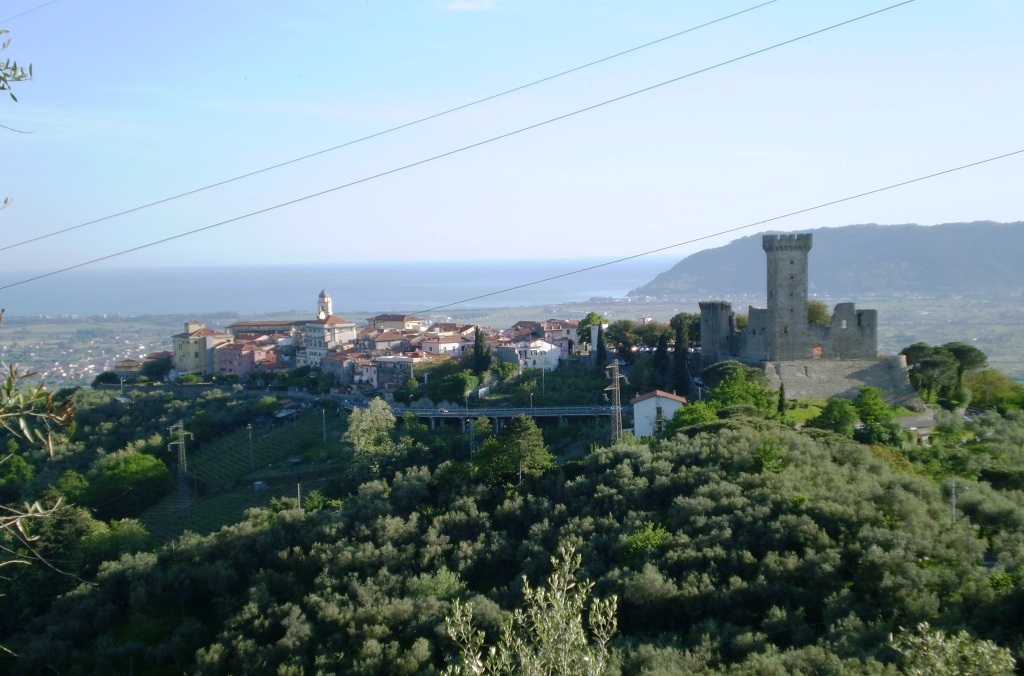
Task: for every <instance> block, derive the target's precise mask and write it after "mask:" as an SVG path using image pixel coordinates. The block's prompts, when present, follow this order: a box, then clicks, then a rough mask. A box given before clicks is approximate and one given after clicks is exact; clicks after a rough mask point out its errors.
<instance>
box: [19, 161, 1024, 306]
mask: <svg viewBox="0 0 1024 676" xmlns="http://www.w3.org/2000/svg"><path fill="white" fill-rule="evenodd" d="M1021 153H1024V148H1022V149H1021V150H1014V151H1013V152H1009V153H1004V154H1002V155H997V156H995V157H989V158H987V159H984V160H978V161H977V162H971V163H969V164H962V165H960V166H958V167H953V168H952V169H944V170H942V171H937V172H935V173H934V174H928V175H926V176H918V177H917V178H912V179H910V180H907V181H901V182H899V183H893V184H891V185H887V186H885V187H882V188H875V189H874V190H868V191H867V192H862V193H857V194H856V195H849V196H847V197H841V198H839V199H836V200H832V201H831V202H823V203H821V204H816V205H814V206H812V207H806V208H804V209H798V210H797V211H790V212H789V213H786V214H782V215H779V216H772V217H771V218H766V219H764V220H761V221H755V222H753V223H747V224H746V225H740V226H737V227H735V228H729V229H727V230H719V231H718V232H714V233H711V234H710V235H702V236H700V237H694V238H693V239H688V240H686V241H684V242H677V243H675V244H669V245H667V246H662V247H658V248H657V249H651V250H650V251H643V252H641V253H637V254H633V255H632V256H626V257H625V258H617V259H615V260H612V261H608V262H607V263H598V264H597V265H591V266H589V267H585V268H579V269H578V270H572V271H570V272H563V273H562V274H560V275H554V276H552V277H545V278H544V279H538V280H536V281H533V282H527V283H525V284H519V285H517V286H510V287H508V288H505V289H501V290H500V291H492V292H491V293H484V294H481V295H479V296H473V297H472V298H463V299H462V300H458V301H455V302H453V303H447V304H445V305H438V306H437V307H432V308H428V309H426V310H419V311H418V312H417V313H416V314H425V313H427V312H434V311H436V310H443V309H444V308H448V307H452V306H453V305H461V304H462V303H469V302H471V301H474V300H480V299H481V298H489V297H490V296H496V295H498V294H500V293H508V292H509V291H517V290H519V289H525V288H526V287H529V286H534V285H536V284H543V283H545V282H551V281H554V280H556V279H562V278H563V277H569V276H571V275H578V274H580V273H583V272H589V271H591V270H597V269H599V268H604V267H607V266H609V265H615V264H617V263H624V262H626V261H631V260H633V259H634V258H641V257H643V256H650V255H651V254H656V253H660V252H662V251H668V250H669V249H675V248H677V247H681V246H685V245H687V244H693V243H695V242H700V241H703V240H706V239H711V238H712V237H719V236H721V235H727V234H729V233H733V232H739V231H740V230H747V229H748V228H753V227H755V226H758V225H764V224H765V223H772V222H773V221H779V220H782V219H784V218H789V217H790V216H797V215H799V214H806V213H807V212H809V211H815V210H817V209H824V208H825V207H830V206H832V205H835V204H841V203H842V202H849V201H850V200H855V199H858V198H860V197H867V196H868V195H874V194H876V193H880V192H885V191H886V190H893V189H894V188H900V187H902V186H905V185H910V184H911V183H918V182H920V181H926V180H928V179H930V178H935V177H936V176H943V175H945V174H951V173H953V172H955V171H961V170H963V169H969V168H971V167H976V166H978V165H980V164H986V163H988V162H995V161H996V160H1002V159H1005V158H1007V157H1012V156H1014V155H1020V154H1021ZM4 288H6V287H0V290H3V289H4Z"/></svg>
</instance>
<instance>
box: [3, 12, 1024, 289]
mask: <svg viewBox="0 0 1024 676" xmlns="http://www.w3.org/2000/svg"><path fill="white" fill-rule="evenodd" d="M42 1H43V0H5V1H4V2H3V3H2V5H0V7H2V9H0V27H2V28H6V29H8V30H9V31H10V34H9V35H8V36H6V37H9V38H11V40H12V42H11V46H10V48H9V49H8V50H7V51H6V52H5V53H4V56H9V57H11V58H14V59H17V60H18V61H19V62H23V63H28V62H31V63H33V65H34V69H35V80H34V81H33V82H30V83H23V84H21V85H19V86H17V88H16V90H15V91H16V93H17V94H18V98H19V103H13V102H10V101H9V100H5V101H0V123H2V124H5V125H7V126H11V127H16V128H19V129H26V130H31V131H32V132H33V133H31V134H15V133H11V132H6V131H2V130H0V156H2V164H0V167H2V169H0V196H3V195H5V196H9V197H10V198H11V199H12V203H11V205H10V206H9V207H8V208H7V209H6V210H4V211H2V212H0V246H3V245H6V244H10V243H13V242H17V241H20V240H23V239H26V238H29V237H33V236H36V235H39V234H42V233H46V232H49V231H52V230H56V229H60V228H64V227H68V226H71V225H75V224H77V223H80V222H83V221H87V220H90V219H94V218H97V217H101V216H104V215H107V214H109V213H112V212H116V211H119V210H122V209H125V208H130V207H133V206H137V205H139V204H142V203H145V202H148V201H152V200H155V199H159V198H162V197H166V196H169V195H171V194H175V193H178V192H182V191H185V190H189V189H192V188H196V187H199V186H202V185H204V184H207V183H211V182H214V181H218V180H222V179H224V178H228V177H231V176H235V175H237V174H240V173H244V172H247V171H251V170H253V169H257V168H260V167H263V166H266V165H269V164H273V163H276V162H280V161H283V160H287V159H290V158H293V157H296V156H299V155H302V154H306V153H310V152H314V151H316V150H319V149H322V148H325V147H328V146H332V145H336V144H339V143H342V142H345V141H348V140H351V139H355V138H358V137H360V136H364V135H366V134H369V133H374V132H377V131H380V130H383V129H386V128H388V127H391V126H394V125H396V124H401V123H404V122H407V121H411V120H413V119H416V118H418V117H421V116H424V115H428V114H431V113H434V112H437V111H440V110H443V109H445V108H449V107H452V106H455V105H459V104H461V103H464V102H467V101H471V100H473V99H476V98H480V97H482V96H486V95H488V94H491V93H495V92H497V91H500V90H502V89H505V88H509V87H513V86H516V85H519V84H522V83H524V82H528V81H530V80H533V79H536V78H539V77H543V76H545V75H548V74H551V73H554V72H557V71H560V70H564V69H567V68H571V67H573V66H576V65H579V64H582V63H585V62H587V61H590V60H593V59H596V58H600V57H602V56H605V55H608V54H611V53H614V52H616V51H620V50H623V49H627V48H629V47H632V46H635V45H638V44H641V43H644V42H647V41H650V40H653V39H656V38H659V37H661V36H664V35H668V34H670V33H673V32H676V31H679V30H682V29H685V28H687V27H690V26H693V25H696V24H699V23H702V22H705V21H708V20H710V19H713V18H716V17H719V16H722V15H724V14H727V13H729V12H732V11H737V10H739V9H743V8H745V7H750V6H753V5H755V4H757V2H758V0H748V1H746V2H739V1H733V0H728V1H721V2H690V1H682V0H671V1H669V0H664V1H659V0H587V1H583V0H572V1H570V0H564V1H563V0H490V1H487V0H351V1H344V2H343V1H340V0H339V1H336V2H327V1H321V2H300V1H289V2H282V1H280V0H274V1H272V2H271V1H263V0H245V1H244V2H243V1H241V0H217V1H213V0H173V1H160V0H148V1H146V2H135V1H127V0H124V1H110V0H96V1H90V2H85V1H83V0H58V2H55V3H53V4H50V5H48V6H45V7H43V8H41V9H38V10H37V11H33V12H31V13H29V14H26V15H24V16H21V17H18V18H15V19H12V20H10V21H4V19H6V18H7V17H13V16H15V15H17V14H19V13H21V12H24V11H26V10H29V9H32V8H33V7H36V6H38V5H40V4H42ZM888 4H891V3H887V2H884V1H876V0H872V1H860V0H857V1H854V0H851V1H848V2H838V1H836V2H833V1H829V2H821V1H820V0H779V1H778V2H776V3H775V4H773V5H769V6H767V7H764V8H762V9H759V10H756V11H753V12H750V13H748V14H746V15H744V16H742V17H740V18H737V19H733V20H730V21H727V22H724V23H721V24H718V25H716V26H714V27H711V28H707V29H703V30H701V31H699V32H696V33H693V34H690V35H687V36H683V37H680V38H676V39H673V40H671V41H668V42H665V43H662V44H660V45H658V46H656V47H652V48H649V49H646V50H643V51H641V52H638V53H635V54H631V55H629V56H626V57H623V58H620V59H616V60H614V61H613V62H609V63H606V64H602V65H599V66H596V67H594V68H591V69H588V70H586V71H584V72H581V73H576V74H573V75H569V76H566V77H564V78H561V79H558V80H555V81H553V82H548V83H545V84H543V85H540V86H537V87H534V88H531V89H529V90H526V91H523V92H519V93H516V94H513V95H510V96H508V97H504V98H501V99H498V100H495V101H491V102H488V103H486V104H483V105H480V106H477V107H475V108H473V109H470V110H466V111H462V112H459V113H455V114H452V115H449V116H446V117H443V118H441V119H437V120H433V121H431V122H428V123H425V124H422V125H418V126H415V127H412V128H409V129H405V130H402V131H400V132H396V133H393V134H389V135H387V136H386V137H383V138H379V139H374V140H371V141H367V142H364V143H361V144H358V145H356V146H352V147H350V148H346V149H343V150H339V151H335V152H333V153H330V154H328V155H326V156H323V157H320V158H317V159H313V160H309V161H306V162H302V163H300V164H297V165H293V166H291V167H288V168H285V169H281V170H277V171H274V172H272V173H269V174H265V175H263V176H261V177H259V178H255V179H249V180H246V181H244V182H240V183H236V184H233V185H231V186H227V187H224V188H219V189H216V190H213V191H209V192H206V193H203V194H201V195H197V196H193V197H189V198H186V199H183V200H179V201H176V202H173V203H170V204H166V205H163V206H160V207H156V208H152V209H148V210H146V211H144V212H141V213H136V214H132V215H129V216H126V217H121V218H118V219H116V220H112V221H109V222H105V223H101V224H98V225H95V226H91V227H89V228H86V229H82V230H79V231H77V232H75V233H71V234H68V235H65V236H61V237H57V238H54V239H50V240H46V241H43V242H39V243H36V244H32V245H28V246H24V247H20V248H18V249H14V250H10V251H6V252H4V265H5V266H6V267H8V268H9V269H13V268H50V267H60V266H63V265H70V264H74V263H77V262H81V261H84V260H87V259H90V258H94V257H98V256H103V255H106V254H109V253H113V252H115V251H117V250H120V249H125V248H129V247H133V246H137V245H140V244H143V243H146V242H148V241H152V240H155V239H159V238H162V237H167V236H170V235H173V234H176V233H179V232H183V231H186V230H190V229H194V228H197V227H201V226H204V225H207V224H210V223H214V222H217V221H220V220H223V219H226V218H231V217H234V216H238V215H241V214H244V213H246V212H249V211H253V210H256V209H260V208H264V207H267V206H271V205H273V204H276V203H279V202H284V201H287V200H291V199H294V198H296V197H300V196H303V195H306V194H308V193H312V192H315V191H319V190H324V189H326V188H330V187H333V186H336V185H339V184H342V183H346V182H348V181H352V180H354V179H358V178H361V177H364V176H368V175H370V174H374V173H376V172H380V171H384V170H388V169H391V168H394V167H397V166H400V165H403V164H406V163H409V162H413V161H416V160H420V159H423V158H426V157H429V156H431V155H435V154H438V153H441V152H445V151H448V150H451V149H454V148H457V147H460V146H463V145H467V144H469V143H474V142H477V141H480V140H483V139H486V138H489V137H491V136H494V135H497V134H501V133H504V132H507V131H511V130H514V129H518V128H520V127H523V126H526V125H529V124H533V123H535V122H539V121H542V120H545V119H547V118H549V117H553V116H555V115H559V114H563V113H566V112H569V111H572V110H575V109H578V108H581V107H584V106H586V105H590V104H593V103H596V102H599V101H602V100H605V99H608V98H612V97H614V96H618V95H621V94H624V93H627V92H629V91H632V90H635V89H639V88H641V87H645V86H648V85H651V84H655V83H658V82H661V81H664V80H667V79H669V78H672V77H677V76H679V75H683V74H685V73H688V72H690V71H693V70H696V69H699V68H703V67H706V66H709V65H713V64H715V63H717V62H719V61H722V60H725V59H728V58H733V57H735V56H739V55H741V54H744V53H746V52H749V51H752V50H755V49H759V48H762V47H765V46H768V45H771V44H773V43H776V42H779V41H781V40H784V39H788V38H791V37H795V36H797V35H800V34H802V33H806V32H809V31H811V30H815V29H817V28H821V27H824V26H827V25H829V24H832V23H836V22H838V21H842V20H844V19H848V18H851V17H854V16H857V15H859V14H863V13H866V12H869V11H872V10H875V9H879V8H881V7H884V6H886V5H888ZM1022 27H1024V3H1022V2H1019V1H1018V0H975V1H972V2H963V1H960V0H918V1H917V2H914V3H912V4H910V5H906V6H904V7H900V8H898V9H894V10H892V11H889V12H886V13H883V14H881V15H879V16H875V17H872V18H869V19H866V20H864V21H860V22H857V23H855V24H853V25H849V26H846V27H843V28H839V29H837V30H834V31H831V32H828V33H826V34H823V35H819V36H816V37H813V38H811V39H809V40H806V41H803V42H800V43H798V44H795V45H790V46H788V47H784V48H781V49H779V50H776V51H773V52H770V53H768V54H764V55H761V56H758V57H755V58H752V59H749V60H746V61H743V62H740V63H737V64H733V65H730V66H726V67H724V68H721V69H718V70H715V71H713V72H710V73H706V74H703V75H699V76H696V77H694V78H691V79H688V80H685V81H682V82H678V83H676V84H673V85H669V86H667V87H664V88H661V89H659V90H656V91H654V92H650V93H647V94H643V95H640V96H638V97H635V98H632V99H630V100H627V101H624V102H621V103H618V104H615V105H613V106H609V107H605V108H602V109H600V110H598V111H594V112H590V113H586V114H584V115H581V116H578V117H575V118H572V119H569V120H565V121H562V122H558V123H555V124H552V125H550V126H547V127H544V128H542V129H538V130H534V131H531V132H527V133H525V134H522V135H519V136H516V137H513V138H508V139H505V140H501V141H498V142H496V143H493V144H490V145H487V146H485V147H481V148H477V149H474V150H470V151H467V152H465V153H462V154H460V155H458V156H455V157H449V158H446V159H442V160H439V161H437V162H433V163H431V164H428V165H425V166H421V167H417V168H414V169H411V170H408V171H404V172H401V173H399V174H396V175H392V176H388V177H385V178H382V179H379V180H376V181H373V182H371V183H367V184H364V185H360V186H356V187H354V188H350V189H347V190H343V191H340V192H337V193H334V194H331V195H328V196H325V197H321V198H318V199H315V200H312V201H309V202H306V203H304V204H301V205H297V206H293V207H289V208H285V209H281V210H278V211H275V212H273V213H270V214H267V215H263V216H258V217H255V218H251V219H248V220H244V221H241V222H237V223H233V224H231V225H227V226H224V227H221V228H219V229H216V230H214V231H210V232H206V233H203V234H199V235H195V236H192V237H189V238H186V239H183V240H179V241H177V242H174V243H171V244H167V245H163V246H160V247H157V248H153V249H151V250H148V251H146V252H142V253H137V254H131V255H128V256H125V257H123V258H121V259H119V260H118V261H116V262H111V263H107V264H105V265H115V264H116V265H122V266H127V265H131V266H136V265H165V264H182V263H201V264H229V263H245V262H269V261H282V262H290V263H297V262H304V261H308V262H317V263H322V262H334V261H340V260H353V259H354V260H359V261H361V262H373V261H378V260H379V261H385V260H432V259H433V260H466V259H474V260H478V259H489V258H505V259H519V258H566V257H590V258H594V257H597V258H614V257H618V256H620V255H625V254H631V253H636V252H639V251H643V250H645V249H648V248H654V247H660V246H666V245H669V244H673V243H676V242H680V241H683V240H687V239H691V238H694V237H700V236H703V235H707V234H710V233H714V232H716V231H720V230H724V229H727V228H733V227H737V226H740V225H744V224H746V223H749V222H752V221H757V220H760V219H763V218H769V217H772V216H775V215H777V214H781V213H785V212H788V211H792V210H796V209H800V208H804V207H807V206H810V205H813V204H817V203H820V202H825V201H829V200H832V199H836V198H840V197H843V196H846V195H849V194H853V193H858V192H861V191H865V190H870V189H873V188H875V187H879V186H882V185H886V184H889V183H893V182H897V181H902V180H906V179H909V178H913V177H916V176H919V175H922V174H927V173H930V172H934V171H939V170H942V169H945V168H948V167H952V166H956V165H958V164H963V163H966V162H970V161H974V160H977V159H982V158H985V157H989V156H992V155H997V154H1000V153H1005V152H1008V151H1012V150H1018V149H1021V148H1024V134H1022V133H1021V130H1022V125H1021V111H1022V110H1024V86H1022V85H1024V80H1022V73H1021V70H1022V67H1024V40H1021V37H1020V36H1021V29H1022ZM1022 176H1024V156H1018V157H1016V158H1013V159H1009V160H1004V161H1002V162H999V163H995V164H991V165H988V166H985V167H980V168H976V169H972V170H969V171H965V172H961V173H958V174H955V175H951V176H947V177H943V178H940V179H936V180H932V181H929V182H925V183H921V184H918V185H916V186H912V187H908V188H904V189H901V190H898V191H893V192H890V193H887V194H883V195H879V196H874V197H869V198H865V199H861V200H858V201H855V202H851V203H849V204H844V205H841V206H836V207H832V208H828V209H825V210H821V211H818V212H815V213H812V214H809V215H806V216H801V217H798V218H792V219H788V220H785V221H781V222H778V223H775V224H773V225H772V226H770V227H772V228H775V229H781V230H797V229H801V228H811V227H819V226H838V225H847V224H852V223H869V222H876V223H907V222H916V223H922V224H934V223H941V222H951V221H965V220H966V221H970V220H983V219H988V220H998V221H1012V220H1020V219H1022V218H1024V190H1021V185H1022V181H1021V178H1022ZM760 229H766V228H758V229H755V230H751V231H748V232H745V233H739V234H736V235H729V236H724V237H719V238H716V239H712V240H709V241H706V242H702V243H701V244H699V245H694V246H689V247H682V248H680V249H677V250H676V251H675V255H676V257H677V258H681V257H683V256H684V255H685V254H687V253H690V252H692V251H695V250H698V249H701V248H706V247H708V246H715V245H720V244H724V243H725V242H727V241H729V240H730V239H734V238H735V237H737V236H739V235H741V234H750V233H752V232H756V231H757V230H760Z"/></svg>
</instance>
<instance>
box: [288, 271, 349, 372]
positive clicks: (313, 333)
mask: <svg viewBox="0 0 1024 676" xmlns="http://www.w3.org/2000/svg"><path fill="white" fill-rule="evenodd" d="M299 330H300V333H301V340H300V346H299V349H298V350H297V351H296V364H297V365H298V366H313V367H318V366H320V362H321V360H322V359H323V358H324V357H325V356H326V355H327V353H328V352H329V351H331V350H334V349H337V348H339V347H341V346H343V345H351V344H353V343H354V342H355V340H356V325H355V324H354V323H352V322H350V321H348V320H347V319H342V318H341V317H337V316H335V315H334V314H333V307H332V302H331V297H330V295H328V293H327V291H326V290H323V291H321V292H320V295H319V297H318V298H317V318H316V319H314V320H313V321H311V322H306V323H305V324H303V325H302V326H301V327H300V329H299Z"/></svg>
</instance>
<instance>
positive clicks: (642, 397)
mask: <svg viewBox="0 0 1024 676" xmlns="http://www.w3.org/2000/svg"><path fill="white" fill-rule="evenodd" d="M654 397H661V398H663V399H671V400H672V401H678V402H679V403H680V404H685V403H686V397H680V396H679V395H678V394H672V393H671V392H662V391H661V390H654V391H653V392H648V393H647V394H641V395H639V396H636V397H633V398H632V399H631V400H630V401H629V403H631V404H636V403H638V402H641V401H644V400H646V399H652V398H654Z"/></svg>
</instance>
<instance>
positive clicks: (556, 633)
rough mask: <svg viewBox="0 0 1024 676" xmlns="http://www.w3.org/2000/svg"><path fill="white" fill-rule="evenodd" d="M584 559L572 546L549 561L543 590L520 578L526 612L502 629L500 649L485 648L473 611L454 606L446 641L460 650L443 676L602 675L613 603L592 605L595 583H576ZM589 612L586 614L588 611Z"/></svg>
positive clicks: (447, 621)
mask: <svg viewBox="0 0 1024 676" xmlns="http://www.w3.org/2000/svg"><path fill="white" fill-rule="evenodd" d="M581 560H582V557H581V556H580V554H578V553H577V552H576V550H575V549H574V548H573V547H572V546H571V545H565V546H563V547H562V548H561V549H560V551H559V556H558V557H552V558H551V564H552V566H553V567H554V570H553V571H552V572H551V575H550V576H549V577H548V584H547V587H546V588H545V587H531V586H530V583H529V581H528V580H527V579H526V577H525V576H524V577H523V596H524V599H525V601H526V606H525V607H524V608H521V609H519V610H516V611H515V612H514V613H512V617H511V618H510V619H508V620H507V621H506V622H505V623H504V624H503V625H502V627H501V636H500V637H499V639H498V644H497V645H495V646H491V647H488V648H485V647H484V640H485V638H486V637H485V636H484V633H483V632H482V631H479V630H477V629H475V628H474V626H473V607H472V605H470V604H465V605H463V604H461V603H459V602H458V601H455V603H454V604H453V606H452V614H451V616H449V617H447V618H445V626H446V627H447V629H448V635H449V636H451V638H452V640H454V641H455V642H456V643H457V644H458V645H459V659H458V662H457V663H455V664H451V665H449V666H448V668H447V669H446V670H445V672H444V673H445V674H450V675H452V676H461V675H463V674H525V675H526V676H540V675H548V674H552V675H553V674H558V675H559V676H562V675H567V676H571V675H574V674H581V675H582V674H586V675H587V676H591V675H597V674H603V673H605V671H606V669H607V665H608V642H609V641H611V638H612V635H614V634H615V629H616V619H615V612H616V606H617V603H618V602H617V599H616V597H614V596H612V597H611V598H608V599H593V600H590V596H591V592H592V591H593V589H594V583H593V582H591V581H589V580H580V579H578V577H577V572H578V571H579V569H580V563H581ZM588 600H590V603H589V612H587V613H586V619H584V613H585V609H587V607H588V603H587V602H588Z"/></svg>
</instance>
